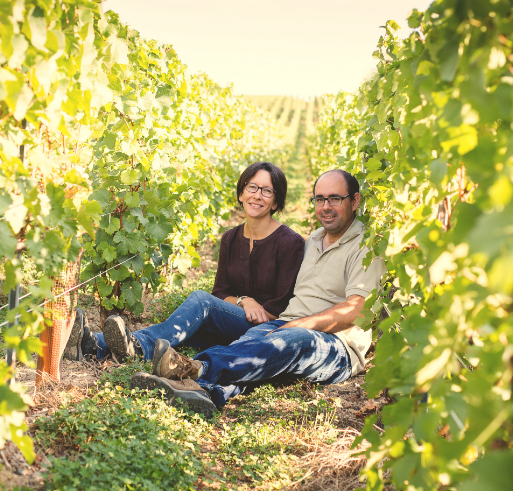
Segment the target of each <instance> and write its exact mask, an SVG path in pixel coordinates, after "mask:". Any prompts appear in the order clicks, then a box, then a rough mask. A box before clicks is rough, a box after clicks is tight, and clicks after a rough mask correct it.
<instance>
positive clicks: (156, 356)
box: [153, 339, 170, 377]
mask: <svg viewBox="0 0 513 491" xmlns="http://www.w3.org/2000/svg"><path fill="white" fill-rule="evenodd" d="M169 346H170V343H169V341H168V340H167V339H157V342H156V343H155V349H154V350H153V375H156V376H157V377H160V376H161V375H160V366H161V363H162V357H163V356H164V353H165V352H166V351H167V349H168V348H169Z"/></svg>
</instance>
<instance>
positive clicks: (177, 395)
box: [130, 372, 217, 418]
mask: <svg viewBox="0 0 513 491" xmlns="http://www.w3.org/2000/svg"><path fill="white" fill-rule="evenodd" d="M130 388H131V389H136V388H137V389H146V390H153V389H162V390H164V397H165V398H166V399H167V400H168V401H169V404H171V406H179V405H182V404H185V405H187V406H189V409H190V410H191V411H194V412H195V413H202V414H204V415H205V417H207V418H211V417H212V416H213V414H214V412H215V411H216V410H217V408H216V406H215V404H214V403H213V402H212V399H210V396H209V395H208V392H207V391H205V390H203V389H202V388H201V387H200V386H199V385H198V384H197V383H196V382H194V381H193V380H191V379H188V378H186V379H184V380H182V381H179V380H169V379H166V378H162V377H157V376H155V375H150V374H149V373H143V372H137V373H135V374H134V375H133V376H132V378H131V380H130ZM179 399H180V400H179Z"/></svg>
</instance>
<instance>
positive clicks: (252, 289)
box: [212, 224, 305, 317]
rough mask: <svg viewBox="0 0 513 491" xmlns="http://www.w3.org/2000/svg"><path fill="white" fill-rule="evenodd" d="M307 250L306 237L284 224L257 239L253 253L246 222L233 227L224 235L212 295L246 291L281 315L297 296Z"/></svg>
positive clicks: (245, 293) (246, 293)
mask: <svg viewBox="0 0 513 491" xmlns="http://www.w3.org/2000/svg"><path fill="white" fill-rule="evenodd" d="M304 250H305V241H304V239H303V238H302V237H301V236H300V235H299V234H297V233H296V232H294V231H293V230H292V229H290V228H289V227H287V226H286V225H281V226H280V227H279V228H277V229H276V230H275V231H274V232H273V233H272V234H271V235H269V236H268V237H266V238H265V239H262V240H254V241H253V250H252V251H251V255H250V253H249V239H248V238H246V237H244V224H242V225H239V226H238V227H235V228H232V229H231V230H228V231H226V232H225V233H224V234H223V237H222V238H221V248H220V250H219V264H218V268H217V274H216V281H215V283H214V289H213V290H212V295H214V296H216V297H218V298H220V299H221V300H224V299H225V298H226V297H229V296H233V297H240V296H241V295H246V296H248V297H251V298H254V299H255V300H256V301H257V302H258V303H259V304H260V305H262V307H263V308H264V309H265V310H267V312H269V313H270V314H273V315H275V316H276V317H278V316H279V315H280V314H281V313H282V312H283V311H284V310H285V309H286V307H287V305H288V303H289V300H290V299H291V298H292V296H293V291H294V284H295V283H296V277H297V273H298V271H299V267H300V266H301V262H302V261H303V254H304Z"/></svg>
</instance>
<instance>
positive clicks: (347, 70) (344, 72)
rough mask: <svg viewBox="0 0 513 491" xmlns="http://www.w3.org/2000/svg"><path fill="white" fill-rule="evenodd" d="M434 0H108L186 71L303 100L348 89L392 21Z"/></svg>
mask: <svg viewBox="0 0 513 491" xmlns="http://www.w3.org/2000/svg"><path fill="white" fill-rule="evenodd" d="M431 1H432V0H389V1H383V0H359V1H358V0H356V1H355V0H317V1H313V0H309V1H308V0H142V1H141V0H106V1H105V2H104V4H103V8H104V10H105V11H107V10H113V11H115V12H117V13H118V14H119V16H120V19H121V21H122V22H125V23H128V24H129V25H130V26H131V27H132V28H133V29H136V30H138V31H139V32H140V34H141V35H142V36H144V37H146V38H152V39H157V40H158V41H161V42H165V43H168V44H172V45H173V47H174V49H175V51H176V52H177V54H178V57H179V58H180V59H181V61H182V62H183V63H185V64H187V65H188V67H189V70H190V71H191V72H192V73H197V72H205V73H207V74H208V75H209V76H210V77H211V78H212V79H213V80H214V81H215V82H217V83H219V84H221V85H223V86H224V85H228V84H230V83H233V84H234V89H235V92H236V93H238V94H248V95H256V94H262V95H268V94H270V95H293V96H300V97H308V96H314V95H321V94H325V93H337V92H338V91H340V90H345V91H347V92H351V91H354V90H356V89H357V88H358V86H359V85H360V84H361V83H362V81H363V80H364V79H365V78H366V77H367V76H368V75H369V74H370V73H371V72H372V70H373V68H374V67H375V66H376V61H375V60H374V58H373V57H372V52H373V51H374V50H375V48H376V44H377V42H378V40H379V37H380V35H382V34H384V32H385V30H384V29H380V27H379V26H382V25H384V24H385V22H386V21H387V20H389V19H393V20H395V21H396V22H397V23H398V24H399V25H400V26H401V27H402V30H401V31H400V32H399V36H400V37H406V36H408V34H409V33H410V32H411V29H410V28H409V27H408V24H407V21H406V18H407V16H408V13H409V12H410V11H411V10H412V9H413V8H417V9H418V10H425V9H426V8H427V7H428V6H429V5H430V3H431Z"/></svg>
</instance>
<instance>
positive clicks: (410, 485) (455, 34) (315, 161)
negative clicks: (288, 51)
mask: <svg viewBox="0 0 513 491" xmlns="http://www.w3.org/2000/svg"><path fill="white" fill-rule="evenodd" d="M512 21H513V11H512V9H511V4H510V2H508V1H497V2H494V3H491V2H487V1H485V2H471V3H468V2H463V1H458V0H452V1H451V0H442V1H438V2H434V3H433V4H432V6H431V7H430V8H429V9H428V10H427V11H426V12H418V11H416V10H414V11H413V12H412V14H411V15H410V17H409V21H408V22H409V26H410V27H411V28H412V29H413V31H412V33H411V35H410V36H409V37H408V38H406V39H404V40H399V39H398V38H397V37H396V36H395V34H394V33H395V31H396V30H397V29H398V25H397V24H396V23H395V22H393V21H389V22H387V24H386V27H385V30H386V33H385V34H384V35H383V36H382V38H381V39H380V41H379V44H378V46H377V49H376V51H375V53H374V56H375V57H376V58H377V60H378V73H377V75H376V76H375V77H374V78H373V79H372V80H370V81H368V82H366V83H365V84H364V85H363V86H362V87H361V88H360V89H359V91H358V92H357V93H356V94H346V93H339V94H338V95H337V96H327V97H325V98H324V100H323V103H322V104H323V106H324V110H323V113H322V114H321V116H320V121H319V125H318V127H317V136H316V139H315V142H314V143H313V146H312V149H311V152H310V154H311V155H312V172H313V173H314V174H317V175H318V174H319V173H320V172H322V171H324V170H326V169H329V168H333V167H340V166H341V167H343V168H345V169H347V170H348V171H349V172H351V173H353V174H355V175H356V176H357V178H358V180H359V181H360V184H361V187H362V194H363V197H364V202H365V204H364V208H363V210H362V212H363V213H362V216H361V217H360V219H361V220H362V221H363V222H364V223H365V224H366V225H367V227H368V230H367V233H366V236H365V239H364V240H365V243H366V244H367V246H368V247H369V249H370V250H371V252H370V254H369V257H368V258H367V261H369V260H370V259H371V257H372V256H383V255H384V256H385V258H386V260H387V266H388V279H387V282H386V284H385V291H384V294H383V295H382V297H381V298H380V299H375V298H374V299H369V300H368V302H367V307H372V310H373V311H375V312H379V311H381V309H382V307H383V306H384V305H385V306H386V307H387V309H388V310H389V311H390V313H391V315H390V317H388V318H387V319H385V320H384V321H382V322H381V324H380V325H379V330H380V331H381V332H382V333H383V336H382V337H381V339H379V341H378V342H377V345H376V355H375V359H374V360H373V364H374V368H372V369H371V370H370V372H369V374H368V375H367V384H368V387H367V389H368V394H369V397H375V396H377V395H378V393H380V392H381V391H386V393H387V394H389V396H390V398H391V401H393V403H391V404H390V405H389V406H387V407H385V408H384V409H383V414H382V421H383V423H384V425H385V431H384V432H383V433H382V434H381V435H380V434H379V433H378V432H376V431H375V429H374V427H373V425H374V424H375V423H376V422H377V419H376V418H377V416H375V415H374V416H371V417H368V418H367V420H366V425H365V428H364V431H363V436H362V438H365V439H367V440H368V441H369V442H371V444H372V446H371V448H370V449H369V450H368V452H367V456H368V462H367V466H366V468H365V471H364V474H365V476H366V478H367V489H369V490H371V489H372V490H377V489H383V486H384V484H385V483H387V482H391V483H393V485H394V486H395V487H396V488H397V489H419V490H420V489H424V490H426V489H433V490H435V489H440V488H441V487H444V486H450V487H451V489H453V488H454V487H455V486H461V488H462V489H472V490H473V489H476V490H477V489H507V488H508V487H509V486H510V483H509V482H508V483H506V481H507V480H504V476H505V475H506V473H507V472H509V471H507V469H509V468H510V466H511V462H512V456H511V452H510V451H508V449H510V448H511V446H512V444H513V442H512V440H511V434H512V430H513V428H512V426H511V421H512V409H513V407H512V404H511V388H512V374H513V366H512V365H511V351H512V348H511V345H512V344H511V343H512V339H513V324H512V321H511V319H512V316H511V312H512V310H513V308H512V307H513V306H512V293H513V281H512V277H511V273H510V271H511V266H512V265H513V253H512V251H513V248H512V245H513V242H512V241H513V239H512V237H513V236H512V234H511V224H512V218H511V217H512V216H513V201H512V199H513V165H512V162H513V160H512V157H511V156H512V154H513V147H512V141H513V133H512V126H511V125H512V122H513V112H512V107H513V77H512V75H513V66H512V60H513V56H512V47H513V44H512V41H511V34H512V29H513V23H512ZM394 291H395V293H394ZM390 297H391V298H390ZM371 320H372V316H366V319H365V320H363V321H362V322H361V324H362V325H365V324H367V325H368V324H370V321H371ZM377 333H378V329H376V334H377ZM382 464H383V465H382ZM388 469H390V470H391V474H390V477H387V476H388V474H387V473H386V471H387V470H388ZM476 479H477V480H476ZM444 489H445V488H444Z"/></svg>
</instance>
